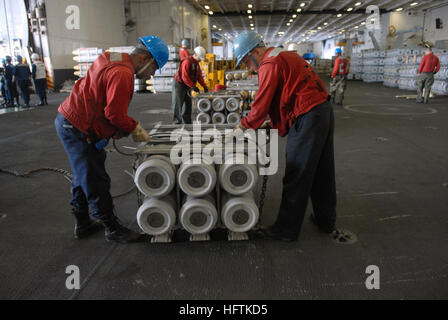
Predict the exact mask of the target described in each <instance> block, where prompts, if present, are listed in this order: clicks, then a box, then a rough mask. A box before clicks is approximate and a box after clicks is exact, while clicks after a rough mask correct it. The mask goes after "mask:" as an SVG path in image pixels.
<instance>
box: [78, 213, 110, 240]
mask: <svg viewBox="0 0 448 320" xmlns="http://www.w3.org/2000/svg"><path fill="white" fill-rule="evenodd" d="M72 213H73V215H74V216H75V238H76V239H84V238H86V237H88V236H90V235H92V234H94V233H95V232H98V231H100V230H102V229H103V225H102V224H101V223H98V222H96V221H94V220H92V219H90V217H89V211H88V210H87V211H86V210H80V209H79V208H72Z"/></svg>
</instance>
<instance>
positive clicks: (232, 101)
mask: <svg viewBox="0 0 448 320" xmlns="http://www.w3.org/2000/svg"><path fill="white" fill-rule="evenodd" d="M239 107H240V101H239V99H236V98H229V99H227V101H226V109H227V110H228V111H229V112H234V111H237V110H238V108H239Z"/></svg>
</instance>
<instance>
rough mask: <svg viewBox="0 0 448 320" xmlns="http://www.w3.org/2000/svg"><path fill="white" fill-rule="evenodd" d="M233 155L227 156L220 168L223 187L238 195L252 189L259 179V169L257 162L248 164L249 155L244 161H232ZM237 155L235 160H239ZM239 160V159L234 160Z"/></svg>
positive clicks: (220, 179)
mask: <svg viewBox="0 0 448 320" xmlns="http://www.w3.org/2000/svg"><path fill="white" fill-rule="evenodd" d="M232 157H233V155H229V156H226V158H225V161H224V164H222V165H221V166H220V168H219V181H220V183H221V187H222V188H223V189H224V190H225V191H227V192H228V193H230V194H232V195H235V196H238V195H242V194H245V193H247V192H250V191H252V190H253V189H254V188H255V187H256V185H257V181H258V171H257V166H256V165H255V164H248V158H247V156H244V163H231V161H230V160H231V159H232ZM238 158H239V157H236V159H234V160H238ZM234 162H237V161H234Z"/></svg>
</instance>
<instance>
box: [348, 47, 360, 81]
mask: <svg viewBox="0 0 448 320" xmlns="http://www.w3.org/2000/svg"><path fill="white" fill-rule="evenodd" d="M362 66H363V54H362V52H357V53H354V54H353V56H352V58H351V59H350V73H349V74H348V77H347V78H348V79H349V80H361V79H362Z"/></svg>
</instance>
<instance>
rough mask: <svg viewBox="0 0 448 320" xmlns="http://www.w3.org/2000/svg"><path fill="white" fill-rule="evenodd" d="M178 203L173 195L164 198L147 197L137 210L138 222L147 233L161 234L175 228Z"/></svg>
mask: <svg viewBox="0 0 448 320" xmlns="http://www.w3.org/2000/svg"><path fill="white" fill-rule="evenodd" d="M175 207H176V203H175V201H174V198H173V197H172V196H167V197H165V198H162V199H157V198H146V199H145V201H144V202H143V205H142V206H141V207H140V208H139V209H138V212H137V223H138V225H139V227H140V229H142V230H143V232H145V233H146V234H149V235H152V236H159V235H162V234H165V233H167V232H169V231H171V229H172V228H173V226H174V224H175V222H176V211H175Z"/></svg>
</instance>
